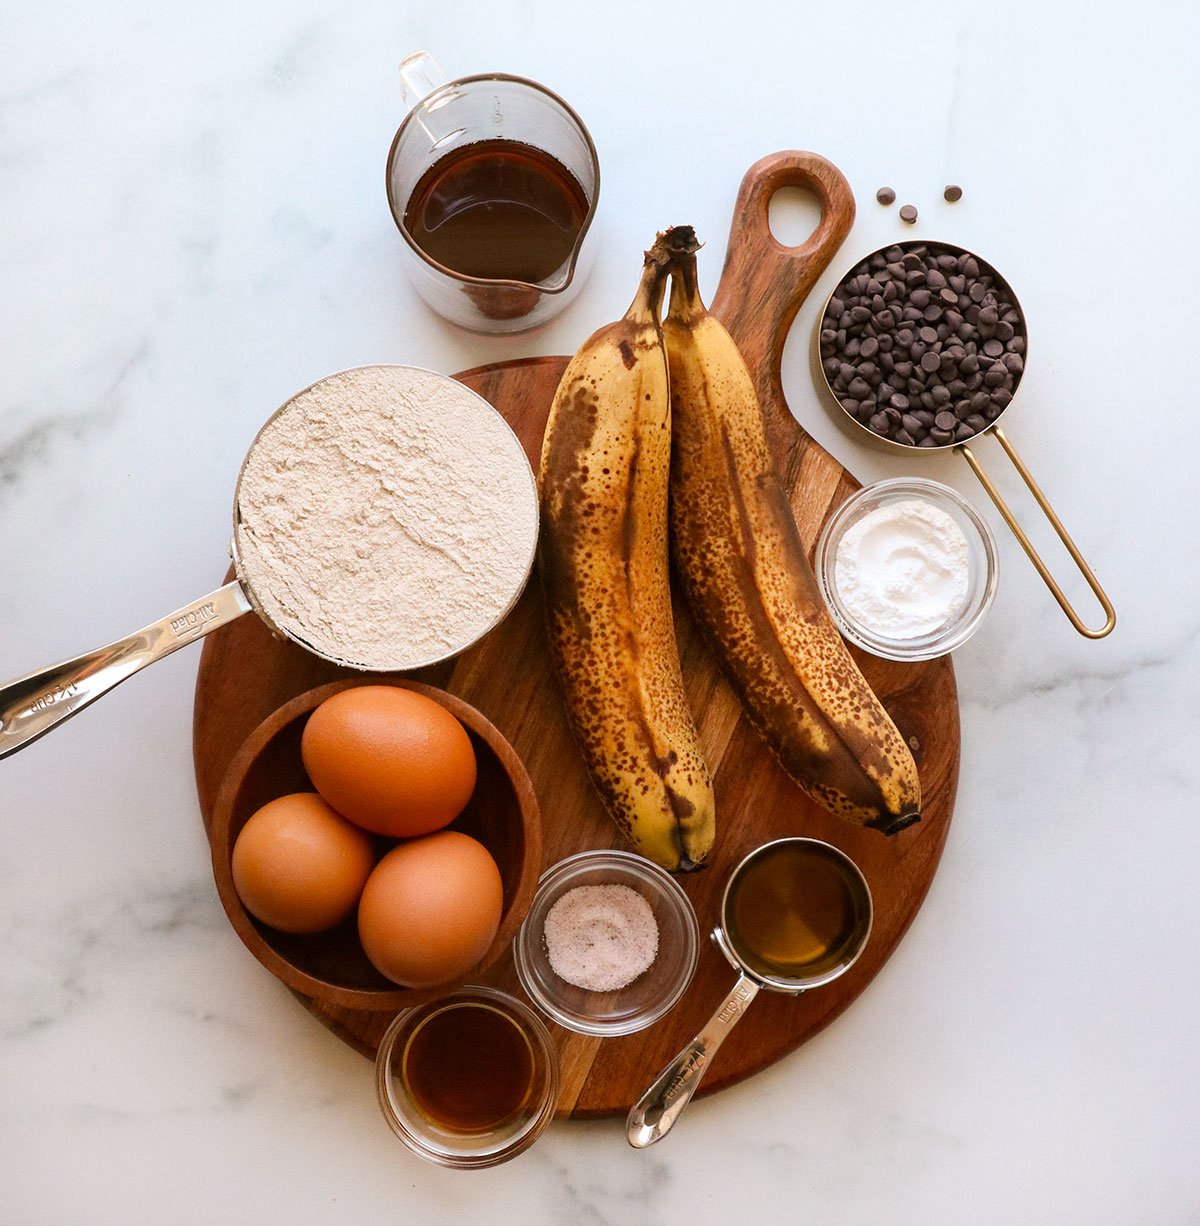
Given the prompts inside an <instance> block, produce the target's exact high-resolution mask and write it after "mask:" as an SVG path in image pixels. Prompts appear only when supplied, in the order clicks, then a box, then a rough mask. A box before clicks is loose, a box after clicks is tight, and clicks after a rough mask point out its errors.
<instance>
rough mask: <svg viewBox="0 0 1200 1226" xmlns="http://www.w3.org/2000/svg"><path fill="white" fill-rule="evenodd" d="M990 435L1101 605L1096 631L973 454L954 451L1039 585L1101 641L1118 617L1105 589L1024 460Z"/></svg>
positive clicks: (1091, 636)
mask: <svg viewBox="0 0 1200 1226" xmlns="http://www.w3.org/2000/svg"><path fill="white" fill-rule="evenodd" d="M989 433H991V434H994V435H995V436H996V438H997V439H998V440H999V441H1000V446H1001V447H1003V448H1004V450H1005V453H1006V454H1007V455H1008V458H1009V459H1010V460H1011V461H1012V464H1013V467H1014V468H1015V469H1016V470H1017V472H1018V473H1020V475H1021V480H1022V481H1024V482H1025V484H1026V486H1028V488H1029V492H1030V493H1031V494H1032V495H1033V496H1034V499H1035V500H1036V501H1037V504H1038V506H1039V507H1041V509H1042V513H1043V514H1044V515H1045V516H1046V518H1047V519H1048V520H1049V521H1050V525H1051V527H1052V528H1053V529H1054V531H1055V532H1057V533H1058V539H1059V540H1060V541H1062V543H1063V544H1064V545H1065V546H1066V549H1067V552H1068V553H1069V554H1070V555H1071V558H1072V559H1073V560H1074V562H1075V565H1076V566H1077V567H1079V572H1080V574H1082V575H1083V577H1084V578H1085V579H1086V580H1087V582H1088V587H1090V588H1091V589H1092V592H1093V593H1094V594H1095V596H1096V599H1097V600H1098V601H1099V602H1100V607H1101V608H1102V609H1103V610H1104V613H1105V621H1104V625H1102V626H1101V627H1100V628H1099V629H1093V628H1092V627H1090V626H1087V625H1085V624H1084V622H1083V619H1082V618H1081V617H1080V616H1079V614H1078V613H1076V612H1075V610H1074V608H1072V606H1071V603H1070V601H1069V600H1067V598H1066V596H1065V595H1064V594H1063V590H1062V588H1060V587H1059V586H1058V584H1057V582H1055V579H1054V576H1053V575H1051V574H1050V569H1049V567H1047V565H1046V563H1045V562H1043V561H1042V559H1041V557H1040V556H1039V554H1038V551H1037V550H1036V549H1035V548H1034V547H1033V544H1032V542H1031V541H1030V539H1029V538H1028V537H1027V536H1026V535H1025V530H1024V529H1023V528H1022V527H1021V525H1020V524H1019V523H1017V519H1016V516H1015V515H1013V513H1012V511H1010V510H1009V507H1008V503H1007V502H1005V501H1004V498H1003V496H1002V495H1001V493H1000V491H999V490H998V489H997V488H996V487H995V485H994V484H993V483H992V479H991V478H990V477H989V476H988V475H987V473H985V472H984V471H983V466H982V465H981V464H980V463H979V460H978V459H977V458H976V456H975V453H974V452H973V451H972V450H971V448H970V447H967V446H965V445H964V446H960V447H956V448H955V450H956V451H961V452H962V454H963V458H964V459H965V460H966V461H967V463H968V464H970V466H971V468H972V469H973V470H974V473H975V475H976V476H977V477H978V478H979V483H980V484H981V485H982V486H983V488H984V489H985V490H986V491H987V495H988V497H989V498H990V499H991V500H992V501H993V502H994V503H995V504H996V509H997V510H998V511H999V512H1000V514H1001V515H1002V516H1003V517H1004V522H1005V523H1006V524H1007V525H1008V526H1009V527H1010V528H1011V529H1012V532H1013V535H1014V536H1015V537H1016V538H1017V540H1018V541H1020V542H1021V548H1022V549H1024V550H1025V552H1026V553H1027V554H1028V555H1029V560H1030V561H1031V562H1032V563H1033V564H1034V566H1035V567H1036V568H1037V573H1038V574H1039V575H1041V577H1042V581H1043V582H1044V583H1045V585H1046V586H1047V587H1048V588H1049V589H1050V592H1051V594H1052V595H1053V596H1054V599H1055V600H1057V601H1058V603H1059V607H1060V608H1061V609H1062V611H1063V612H1064V613H1065V614H1066V615H1067V617H1068V618H1069V619H1070V622H1071V625H1072V626H1074V627H1075V629H1076V630H1078V631H1079V633H1080V634H1082V635H1084V636H1085V637H1086V638H1089V639H1102V638H1103V637H1104V636H1105V635H1106V634H1108V633H1109V632H1110V631H1111V630H1112V628H1113V627H1114V626H1115V625H1116V624H1117V615H1116V612H1115V611H1114V609H1113V605H1112V601H1111V600H1109V598H1108V596H1107V595H1106V594H1105V592H1104V589H1103V588H1102V587H1101V586H1100V581H1099V580H1098V579H1097V578H1096V576H1095V575H1094V574H1092V568H1091V567H1090V566H1088V564H1087V562H1085V561H1084V558H1083V554H1081V553H1080V552H1079V549H1078V547H1077V546H1076V544H1075V542H1074V541H1073V540H1071V537H1070V535H1069V534H1068V532H1067V530H1066V528H1064V527H1063V524H1062V520H1060V519H1059V518H1058V516H1057V515H1056V514H1055V513H1054V508H1053V507H1052V506H1051V505H1050V503H1049V502H1048V501H1047V499H1046V495H1045V494H1043V493H1042V489H1041V486H1039V485H1038V483H1037V482H1036V481H1035V480H1034V479H1033V474H1032V473H1031V472H1030V471H1029V469H1028V468H1026V466H1025V462H1024V460H1022V459H1021V457H1020V456H1019V455H1018V454H1017V449H1016V448H1015V447H1014V446H1013V445H1012V443H1010V442H1009V441H1008V437H1007V435H1006V434H1005V433H1004V431H1003V430H1001V429H1000V427H999V426H994V427H993V428H992V429H991V430H990V431H989Z"/></svg>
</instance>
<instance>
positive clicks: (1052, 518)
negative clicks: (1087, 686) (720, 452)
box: [813, 239, 1117, 639]
mask: <svg viewBox="0 0 1200 1226" xmlns="http://www.w3.org/2000/svg"><path fill="white" fill-rule="evenodd" d="M893 247H897V248H899V249H900V250H901V251H902V252H903V253H905V254H907V253H908V252H910V251H912V250H913V249H914V248H916V247H922V248H926V249H928V250H929V251H932V252H937V253H941V254H948V255H953V256H955V257H969V258H970V259H973V260H975V261H976V263H977V264H978V265H979V267H980V269H982V270H983V271H984V272H987V273H990V274H991V276H992V278H993V279H994V282H995V284H996V285H998V286H1000V287H1002V288H1003V290H1004V292H1005V294H1007V295H1008V300H1009V301H1010V302H1011V303H1012V305H1013V307H1014V308H1015V309H1016V312H1017V314H1018V315H1019V316H1020V318H1021V321H1022V324H1024V323H1025V318H1026V317H1025V311H1024V309H1023V308H1022V307H1021V303H1020V301H1019V300H1018V298H1017V296H1016V294H1015V293H1013V290H1012V286H1011V285H1010V284H1009V283H1008V281H1007V280H1006V279H1005V278H1004V277H1003V276H1001V274H1000V273H999V272H997V271H996V269H995V268H994V267H993V266H992V264H990V263H989V262H988V261H987V260H985V259H983V257H982V256H978V255H976V254H975V253H974V252H973V251H968V250H967V249H966V248H965V247H958V246H956V245H954V244H953V243H940V242H936V241H931V240H926V239H909V240H907V241H904V242H898V243H888V245H887V246H886V247H880V248H879V249H878V250H876V251H872V252H869V253H868V254H867V255H866V256H864V257H863V258H862V259H861V260H858V261H856V262H855V264H854V265H853V266H852V267H853V268H855V269H857V268H858V267H859V266H860V265H868V266H869V265H870V263H871V261H872V260H873V259H874V258H875V257H876V256H881V255H883V254H884V253H885V252H886V251H888V250H890V249H891V248H893ZM850 275H851V274H846V275H845V276H843V277H842V278H841V279H840V280H839V282H838V284H837V286H835V287H834V289H833V291H832V292H831V293H830V295H829V297H828V298H827V299H826V300H825V305H824V306H823V307H822V308H821V314H820V316H819V318H818V320H817V327H816V331H815V333H814V339H813V343H814V355H813V364H814V366H815V368H816V370H817V371H818V372H819V374H818V386H823V387H824V388H825V391H826V392H828V394H829V397H830V399H831V400H832V401H833V403H834V404H835V405H836V406H837V409H838V412H837V414H836V420H837V421H838V422H840V423H841V424H842V426H843V427H844V428H845V429H846V430H848V431H850V432H851V433H852V434H853V435H854V437H855V438H857V439H859V440H862V439H864V438H865V439H866V440H867V441H869V442H870V443H871V445H872V446H874V447H877V448H881V449H883V450H887V451H891V452H892V453H893V454H894V453H896V452H906V453H908V454H910V455H913V454H917V455H920V454H921V453H922V452H926V451H932V452H937V451H944V450H952V451H957V452H959V453H960V454H961V455H962V457H963V459H964V460H966V461H967V463H968V464H969V465H970V466H971V470H972V471H973V472H974V473H975V476H976V477H978V478H979V483H980V484H981V485H982V486H983V488H984V490H985V491H986V493H987V495H988V497H989V498H990V499H991V500H992V502H993V503H994V504H995V506H996V509H997V510H998V511H999V512H1000V515H1001V517H1002V518H1003V519H1004V522H1005V523H1006V524H1007V525H1008V527H1009V529H1010V530H1011V532H1012V534H1013V535H1014V536H1015V537H1016V538H1017V541H1018V543H1019V544H1020V546H1021V548H1022V549H1023V550H1024V551H1025V553H1026V555H1027V556H1028V558H1029V560H1030V561H1031V562H1032V563H1033V565H1034V568H1035V569H1036V570H1037V572H1038V574H1039V575H1040V576H1041V578H1042V582H1043V583H1045V585H1046V586H1047V587H1048V588H1049V589H1050V594H1051V595H1052V596H1053V597H1054V599H1055V600H1056V601H1057V602H1058V606H1059V608H1061V609H1062V611H1063V612H1064V613H1065V614H1066V616H1067V620H1068V621H1070V623H1071V625H1072V626H1074V627H1075V629H1076V630H1077V631H1078V632H1079V633H1080V634H1082V635H1083V636H1084V637H1085V638H1090V639H1099V638H1103V637H1104V636H1105V635H1106V634H1108V633H1109V632H1110V631H1111V630H1112V629H1113V627H1114V626H1115V625H1116V624H1117V615H1116V612H1115V611H1114V609H1113V605H1112V601H1111V600H1109V598H1108V595H1107V593H1106V592H1105V591H1104V589H1103V588H1102V587H1101V586H1100V581H1099V580H1098V579H1097V578H1096V576H1095V575H1094V574H1093V573H1092V569H1091V567H1090V566H1089V565H1088V564H1087V561H1086V560H1085V559H1084V556H1083V554H1082V553H1081V552H1080V550H1079V547H1078V546H1077V545H1076V544H1075V542H1074V541H1073V540H1072V539H1071V536H1070V534H1069V533H1068V532H1067V530H1066V527H1065V526H1064V525H1063V522H1062V520H1060V519H1059V517H1058V515H1057V513H1056V512H1055V510H1054V508H1053V507H1052V506H1051V505H1050V501H1049V499H1047V497H1046V495H1045V494H1044V493H1043V492H1042V488H1041V486H1040V485H1038V483H1037V481H1036V480H1034V477H1033V474H1032V473H1031V472H1030V471H1029V469H1028V467H1027V466H1026V464H1025V461H1024V460H1022V459H1021V457H1020V455H1019V454H1018V453H1017V449H1016V448H1015V447H1014V446H1013V444H1012V442H1011V441H1010V440H1009V438H1008V436H1007V435H1006V434H1005V433H1004V430H1003V429H1002V428H1001V426H1000V419H1001V418H1002V417H1003V416H1004V415H1005V413H1007V412H1008V411H1009V409H1010V408H1011V407H1012V404H1011V401H1010V402H1009V404H1008V405H1006V406H1005V407H1004V408H1003V409H1002V410H1001V411H1000V412H999V413H997V414H996V416H995V417H994V418H993V419H992V420H990V421H989V422H988V423H987V425H985V426H984V427H983V429H981V430H979V431H978V433H977V434H976V435H975V436H974V438H972V439H971V440H970V442H969V443H968V442H962V443H960V442H954V441H950V442H947V443H942V444H939V445H937V446H929V447H926V446H922V447H914V446H910V445H908V444H906V443H903V442H895V441H894V440H892V439H889V438H884V437H883V436H882V435H880V434H876V433H875V431H874V430H872V429H870V427H868V426H866V425H864V424H863V423H862V422H860V421H858V420H856V419H855V418H854V417H853V416H852V415H851V414H850V413H849V412H848V411H847V410H846V408H845V406H843V404H842V403H841V400H840V399H839V398H838V395H837V393H836V392H835V391H834V389H833V384H832V383H831V382H830V379H829V375H828V373H827V372H826V370H825V366H824V363H823V362H822V361H821V355H820V334H821V330H822V329H823V328H826V327H829V326H830V323H829V312H830V303H831V302H832V300H833V298H834V296H835V295H836V294H837V293H838V292H839V290H840V289H841V288H842V286H843V285H844V284H845V282H846V280H847V279H848V277H849V276H850ZM1023 336H1024V339H1025V344H1026V346H1028V343H1029V339H1028V328H1027V327H1026V328H1025V329H1024V332H1023ZM1025 360H1026V362H1028V349H1026V351H1025ZM1023 377H1024V371H1023V370H1022V371H1021V373H1020V374H1018V375H1017V376H1016V378H1015V380H1014V383H1013V394H1014V396H1015V393H1016V391H1017V388H1018V387H1019V386H1020V383H1021V379H1022V378H1023ZM985 434H993V435H994V436H995V438H996V441H997V442H998V443H999V444H1000V446H1001V447H1002V448H1003V449H1004V453H1005V455H1007V456H1008V458H1009V460H1010V461H1011V462H1012V465H1013V467H1014V468H1015V469H1016V470H1017V472H1018V474H1019V475H1020V477H1021V480H1022V481H1023V482H1024V483H1025V486H1026V488H1027V489H1028V490H1029V492H1030V493H1031V494H1032V495H1033V497H1034V500H1035V501H1036V503H1037V505H1038V507H1039V508H1040V510H1041V511H1042V514H1043V515H1045V517H1046V519H1047V520H1048V521H1049V522H1050V526H1051V527H1052V528H1053V529H1054V531H1055V533H1056V535H1057V536H1058V539H1059V540H1060V541H1061V542H1062V544H1063V547H1064V548H1065V549H1066V551H1067V553H1068V554H1069V555H1070V557H1071V560H1072V561H1073V562H1074V563H1075V565H1076V567H1077V568H1078V569H1079V573H1080V574H1081V575H1082V576H1083V578H1084V579H1085V580H1086V582H1087V585H1088V587H1089V588H1091V590H1092V594H1093V595H1094V596H1095V597H1096V600H1097V601H1098V602H1099V604H1100V607H1101V609H1102V610H1103V612H1104V621H1103V622H1102V623H1101V624H1100V625H1099V626H1088V625H1087V624H1086V623H1085V622H1084V620H1083V619H1082V618H1081V617H1080V616H1079V614H1078V613H1077V612H1076V610H1075V608H1074V607H1073V606H1072V604H1071V602H1070V601H1069V600H1068V599H1067V597H1066V594H1065V593H1064V592H1063V590H1062V588H1061V587H1060V586H1059V584H1058V582H1057V580H1056V579H1055V578H1054V576H1053V575H1052V574H1051V573H1050V568H1049V567H1048V566H1047V565H1046V563H1045V562H1044V561H1043V560H1042V557H1041V555H1040V554H1039V553H1038V551H1037V549H1036V548H1035V547H1034V545H1033V542H1032V541H1030V539H1029V537H1028V536H1027V535H1026V533H1025V530H1024V529H1023V528H1022V527H1021V525H1020V523H1019V522H1018V521H1017V517H1016V516H1015V515H1014V514H1013V512H1012V510H1011V508H1010V507H1009V505H1008V503H1007V502H1006V501H1005V499H1004V496H1003V495H1002V494H1001V493H1000V490H999V489H998V488H997V487H996V485H995V483H994V482H993V481H992V479H991V478H990V477H989V476H988V474H987V473H986V472H985V471H984V468H983V465H982V464H981V463H980V460H979V457H978V456H977V455H976V454H975V452H974V451H973V450H972V448H971V446H970V443H974V441H975V439H977V438H982V437H983V435H985Z"/></svg>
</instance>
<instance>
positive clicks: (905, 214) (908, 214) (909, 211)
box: [900, 204, 917, 226]
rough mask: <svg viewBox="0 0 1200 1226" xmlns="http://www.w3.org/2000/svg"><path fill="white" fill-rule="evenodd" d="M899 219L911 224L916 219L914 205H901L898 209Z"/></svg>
mask: <svg viewBox="0 0 1200 1226" xmlns="http://www.w3.org/2000/svg"><path fill="white" fill-rule="evenodd" d="M900 220H901V221H906V222H908V224H909V225H910V226H911V225H912V223H913V222H914V221H916V220H917V208H916V205H913V204H906V205H903V206H902V207H901V209H900Z"/></svg>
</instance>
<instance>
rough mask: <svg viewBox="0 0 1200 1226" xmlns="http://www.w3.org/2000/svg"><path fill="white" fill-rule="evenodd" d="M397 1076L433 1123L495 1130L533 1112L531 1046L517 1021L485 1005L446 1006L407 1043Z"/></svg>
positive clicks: (461, 1130)
mask: <svg viewBox="0 0 1200 1226" xmlns="http://www.w3.org/2000/svg"><path fill="white" fill-rule="evenodd" d="M400 1078H401V1081H402V1083H403V1085H404V1087H405V1089H406V1090H407V1092H408V1095H409V1097H410V1099H411V1100H412V1102H413V1104H414V1105H415V1106H416V1107H417V1109H418V1110H419V1111H420V1112H421V1114H422V1115H424V1116H425V1118H426V1119H427V1120H428V1121H429V1122H430V1123H431V1124H433V1125H434V1126H435V1127H437V1128H440V1129H443V1130H444V1131H446V1132H453V1133H458V1134H459V1135H478V1134H480V1133H488V1132H493V1131H496V1130H497V1129H500V1128H502V1127H504V1126H505V1125H507V1124H509V1123H511V1122H512V1121H513V1120H514V1118H516V1117H517V1116H519V1115H521V1114H523V1113H528V1112H530V1110H531V1109H532V1103H531V1099H532V1090H533V1080H534V1057H533V1047H532V1045H531V1044H530V1041H529V1039H528V1038H527V1037H526V1035H525V1032H524V1031H523V1030H522V1029H521V1028H520V1027H519V1026H518V1025H517V1023H516V1022H515V1021H513V1019H512V1018H510V1017H509V1016H508V1015H507V1014H506V1013H503V1012H501V1011H500V1010H499V1009H496V1008H493V1007H492V1006H491V1005H488V1004H481V1003H480V1004H477V1003H474V1002H461V1003H453V1004H448V1005H446V1006H445V1008H442V1009H439V1010H437V1012H435V1013H431V1014H430V1015H429V1017H427V1018H426V1019H425V1020H424V1021H423V1022H421V1024H420V1025H419V1026H418V1027H417V1029H416V1030H415V1031H414V1032H413V1034H412V1037H411V1038H410V1039H409V1040H408V1043H407V1044H406V1045H405V1048H404V1054H403V1057H402V1058H401V1061H400Z"/></svg>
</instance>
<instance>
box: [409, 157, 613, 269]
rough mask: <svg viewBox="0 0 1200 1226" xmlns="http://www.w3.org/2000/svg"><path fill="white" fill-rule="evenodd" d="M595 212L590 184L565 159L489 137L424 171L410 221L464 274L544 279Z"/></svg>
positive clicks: (433, 251) (425, 242)
mask: <svg viewBox="0 0 1200 1226" xmlns="http://www.w3.org/2000/svg"><path fill="white" fill-rule="evenodd" d="M588 210H589V204H588V198H587V195H586V193H585V192H584V190H583V186H582V184H581V183H580V182H579V180H578V179H576V178H575V176H574V175H573V174H572V173H571V172H570V171H569V170H568V169H567V168H566V167H565V166H564V165H563V164H562V163H561V162H560V161H559V160H558V159H557V158H555V157H553V156H552V155H550V154H549V153H546V152H545V151H543V150H541V149H537V148H535V147H534V146H533V145H527V144H524V143H523V142H521V141H513V140H487V141H476V142H474V143H472V144H468V145H461V146H459V147H458V148H457V149H453V150H451V152H449V153H447V154H446V155H445V156H444V157H441V158H439V159H438V160H437V161H436V162H435V163H434V164H433V165H432V166H431V167H430V168H429V169H428V170H427V171H426V172H425V173H424V174H423V175H422V176H421V178H420V180H419V181H418V183H417V185H416V187H415V188H414V189H413V193H412V196H411V197H410V198H409V201H408V204H407V206H406V208H405V210H404V224H405V226H406V227H407V228H408V232H409V233H410V234H411V235H412V237H413V240H414V241H415V242H416V244H417V245H418V246H419V247H420V248H421V249H422V250H423V251H424V252H425V254H426V255H428V256H429V257H430V258H432V259H434V260H436V261H437V262H438V263H439V264H443V265H445V267H446V268H449V269H451V270H453V271H454V272H456V273H461V274H462V275H463V276H467V277H482V278H487V279H489V280H507V281H527V282H530V283H536V282H538V281H543V280H545V279H546V278H547V277H549V276H551V275H552V274H553V273H555V272H556V271H557V270H558V269H559V268H561V267H562V266H563V265H564V264H565V263H566V262H567V261H568V260H569V259H570V258H571V254H572V252H573V251H574V250H575V244H576V242H577V241H578V238H579V233H580V231H581V229H582V228H583V224H584V222H585V220H586V219H587V216H588Z"/></svg>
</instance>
